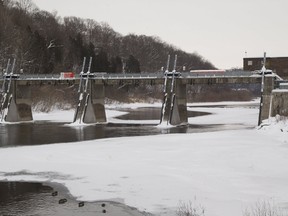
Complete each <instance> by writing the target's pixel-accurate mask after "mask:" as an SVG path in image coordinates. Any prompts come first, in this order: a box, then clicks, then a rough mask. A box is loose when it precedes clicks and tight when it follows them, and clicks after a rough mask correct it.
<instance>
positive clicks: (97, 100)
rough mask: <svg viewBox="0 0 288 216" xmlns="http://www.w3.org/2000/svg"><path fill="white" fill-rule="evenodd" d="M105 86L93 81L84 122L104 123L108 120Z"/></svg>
mask: <svg viewBox="0 0 288 216" xmlns="http://www.w3.org/2000/svg"><path fill="white" fill-rule="evenodd" d="M104 99H105V88H104V85H103V84H94V83H93V81H91V87H90V92H89V99H88V103H87V109H86V112H85V113H84V118H83V122H84V123H104V122H106V121H107V119H106V112H105V105H104Z"/></svg>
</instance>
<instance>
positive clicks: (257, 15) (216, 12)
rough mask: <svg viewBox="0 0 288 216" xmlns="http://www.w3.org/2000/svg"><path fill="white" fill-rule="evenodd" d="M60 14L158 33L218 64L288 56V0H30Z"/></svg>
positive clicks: (224, 66) (130, 30)
mask: <svg viewBox="0 0 288 216" xmlns="http://www.w3.org/2000/svg"><path fill="white" fill-rule="evenodd" d="M34 2H35V4H36V5H37V6H38V7H39V8H40V9H43V10H47V11H49V12H53V11H57V12H58V15H60V16H62V17H63V16H77V17H82V18H91V19H94V20H96V21H97V22H107V23H108V24H109V25H110V26H111V27H112V28H113V29H114V30H115V31H117V32H119V33H121V34H123V35H126V34H129V33H135V34H145V35H148V36H152V35H153V36H158V37H160V38H161V39H162V40H164V41H166V42H167V43H169V44H173V45H175V46H176V47H179V48H181V49H182V50H184V51H186V52H189V53H193V52H197V53H198V54H200V55H201V56H203V57H204V58H205V59H207V60H209V61H210V62H212V63H213V64H214V65H215V66H216V67H218V68H222V69H228V68H231V67H242V62H243V57H245V56H247V57H259V56H263V53H264V51H266V52H267V56H268V57H275V56H288V0H81V1H80V0H34Z"/></svg>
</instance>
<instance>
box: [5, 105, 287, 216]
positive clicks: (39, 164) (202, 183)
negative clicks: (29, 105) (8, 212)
mask: <svg viewBox="0 0 288 216" xmlns="http://www.w3.org/2000/svg"><path fill="white" fill-rule="evenodd" d="M248 105H249V103H248ZM141 106H147V105H143V104H137V105H135V108H137V107H141ZM156 106H159V105H156ZM110 108H112V107H110ZM189 109H191V110H195V111H205V112H211V113H213V114H212V115H209V116H201V117H195V118H190V119H189V122H190V123H191V124H192V123H193V124H241V125H244V126H252V127H253V129H245V130H228V131H227V130H225V131H220V132H219V131H218V132H206V133H194V134H170V135H157V136H144V137H123V138H111V139H98V140H92V141H85V142H78V143H67V144H53V145H51V144H50V145H41V146H31V147H14V148H5V149H4V148H3V149H0V180H17V181H18V180H26V181H35V180H36V181H52V182H59V183H63V184H64V185H65V186H66V187H68V189H69V190H70V192H71V194H72V195H74V196H75V197H77V198H78V199H81V200H90V201H93V200H99V199H101V200H103V199H112V200H118V201H122V202H125V203H126V204H127V205H130V206H134V207H137V208H139V209H140V210H146V211H149V212H152V213H155V214H156V215H176V214H175V212H174V211H175V210H176V209H177V206H178V204H179V202H180V201H183V202H189V201H192V202H196V203H197V204H201V205H202V206H204V208H205V215H207V216H212V215H213V216H231V215H233V216H240V215H242V213H243V211H244V210H245V209H246V208H249V207H250V206H251V205H253V204H255V203H256V202H258V201H259V200H265V201H267V200H268V201H273V202H274V203H276V204H277V205H278V206H279V207H281V208H284V209H288V183H287V182H288V166H287V164H288V156H287V155H288V122H287V121H286V122H284V123H283V122H281V123H279V122H278V121H279V119H270V120H269V122H268V121H267V122H266V124H267V126H265V127H263V128H261V129H259V128H256V124H257V118H258V109H255V108H250V107H249V106H246V107H245V108H241V107H237V106H233V107H231V108H209V107H191V108H189ZM121 114H123V113H122V112H118V111H113V110H108V111H107V116H108V121H114V120H115V118H113V117H115V116H117V115H121ZM72 118H73V113H71V112H67V111H66V112H59V111H58V112H54V113H53V114H52V115H49V116H47V115H45V114H37V115H35V119H37V120H41V119H51V120H62V121H63V120H64V121H67V120H68V121H69V120H71V119H72ZM115 121H116V120H115ZM144 123H145V122H144ZM254 126H255V127H254ZM7 164H8V166H7ZM195 200H196V201H195Z"/></svg>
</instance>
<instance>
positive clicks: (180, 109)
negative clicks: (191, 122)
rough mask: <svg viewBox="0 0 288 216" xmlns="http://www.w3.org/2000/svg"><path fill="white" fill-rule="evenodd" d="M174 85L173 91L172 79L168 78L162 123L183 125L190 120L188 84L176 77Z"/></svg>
mask: <svg viewBox="0 0 288 216" xmlns="http://www.w3.org/2000/svg"><path fill="white" fill-rule="evenodd" d="M174 85H175V86H174V89H173V90H172V91H171V88H172V79H171V78H169V79H167V84H166V89H165V91H164V99H163V103H162V110H161V117H160V124H167V125H169V124H171V125H181V124H187V122H188V116H187V107H186V103H187V99H186V84H182V82H181V80H180V79H176V80H175V83H174Z"/></svg>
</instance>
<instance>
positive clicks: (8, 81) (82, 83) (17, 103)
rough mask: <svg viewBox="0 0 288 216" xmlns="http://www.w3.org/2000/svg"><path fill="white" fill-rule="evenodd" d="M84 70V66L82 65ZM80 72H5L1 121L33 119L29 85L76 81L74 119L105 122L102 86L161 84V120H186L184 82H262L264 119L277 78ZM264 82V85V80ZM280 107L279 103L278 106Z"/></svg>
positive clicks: (177, 122)
mask: <svg viewBox="0 0 288 216" xmlns="http://www.w3.org/2000/svg"><path fill="white" fill-rule="evenodd" d="M83 70H84V67H83ZM83 70H82V72H80V73H79V74H78V75H76V76H74V77H68V78H65V77H64V78H63V77H61V76H60V75H53V74H49V75H43V74H42V75H34V74H15V73H13V71H12V72H11V73H6V74H4V75H3V76H2V77H1V78H0V86H1V85H2V89H1V90H0V91H1V92H0V93H1V94H0V95H1V97H0V118H1V119H0V121H1V122H22V121H31V120H33V115H32V109H31V104H32V100H31V86H41V85H77V86H78V104H77V107H76V109H75V114H74V118H73V122H79V123H88V124H89V123H104V122H106V121H107V119H106V113H105V104H104V99H105V87H106V86H117V87H118V86H122V85H139V84H147V85H148V84H149V85H162V86H163V103H162V111H161V116H159V122H160V124H171V125H181V124H187V122H188V117H187V106H186V104H187V95H186V94H187V93H186V87H187V85H199V84H201V85H221V84H252V83H259V84H262V86H263V89H262V90H263V91H262V100H261V105H260V115H259V122H261V121H262V120H263V119H267V118H268V117H269V114H270V113H271V112H270V110H269V108H270V107H271V106H270V105H271V95H272V91H273V90H274V88H275V86H277V82H279V81H278V80H279V78H277V77H276V76H274V75H271V74H270V75H265V76H264V75H255V74H254V75H253V74H251V72H245V71H230V72H229V71H225V72H224V73H221V74H218V73H213V74H211V73H209V74H203V73H192V72H181V73H180V72H178V71H176V70H173V71H172V72H169V71H168V70H166V71H165V72H161V73H160V72H158V73H140V74H139V73H137V74H130V73H129V74H125V73H119V74H109V73H90V72H89V70H88V71H87V72H83ZM263 83H265V85H264V84H263ZM278 108H279V107H278Z"/></svg>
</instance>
